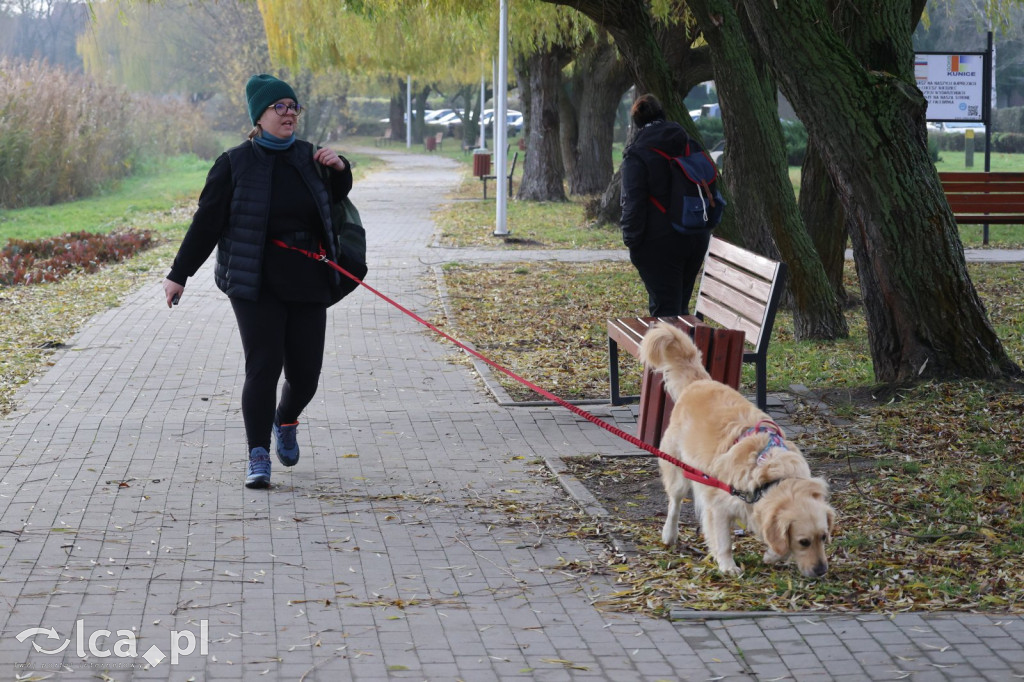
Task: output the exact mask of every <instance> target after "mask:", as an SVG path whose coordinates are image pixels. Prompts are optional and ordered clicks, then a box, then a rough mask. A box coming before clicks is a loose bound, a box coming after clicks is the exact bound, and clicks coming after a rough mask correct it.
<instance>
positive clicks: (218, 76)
mask: <svg viewBox="0 0 1024 682" xmlns="http://www.w3.org/2000/svg"><path fill="white" fill-rule="evenodd" d="M91 9H92V22H91V24H90V26H89V29H88V30H87V31H85V32H83V33H82V34H81V35H80V36H79V38H78V51H79V54H81V55H82V61H83V65H84V68H85V70H86V72H87V73H89V74H90V75H92V76H94V77H96V78H99V79H102V80H106V81H113V82H115V83H118V84H121V85H124V86H126V87H127V88H129V89H131V90H135V91H143V92H152V93H156V94H166V93H170V92H184V93H189V94H192V95H194V96H196V97H197V98H199V99H202V98H205V97H209V96H210V95H212V94H214V93H224V94H225V95H226V96H227V97H228V98H229V99H230V101H231V102H232V103H233V104H235V105H236V108H237V109H238V111H239V112H244V111H245V94H244V85H245V81H246V79H247V78H248V77H249V76H250V75H252V74H253V73H254V72H255V71H256V70H257V69H260V68H263V67H265V65H266V63H267V41H266V38H265V37H264V35H263V22H262V18H261V17H260V13H259V11H258V10H257V8H256V6H255V5H253V4H252V3H249V2H245V1H244V0H224V1H223V2H218V3H215V4H214V3H202V4H199V5H194V4H193V3H191V2H189V1H188V0H166V1H165V2H161V3H159V4H148V3H137V4H132V5H129V6H121V5H119V3H112V2H100V3H93V4H92V5H91ZM155 33H156V34H159V35H160V40H153V35H154V34H155Z"/></svg>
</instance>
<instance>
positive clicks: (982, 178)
mask: <svg viewBox="0 0 1024 682" xmlns="http://www.w3.org/2000/svg"><path fill="white" fill-rule="evenodd" d="M939 179H940V180H941V181H942V191H943V192H944V193H945V195H946V201H948V202H949V207H950V208H951V209H953V213H954V214H965V213H968V214H979V215H978V216H977V219H978V220H983V219H984V217H985V216H984V214H1000V213H1003V214H1007V213H1008V214H1012V215H1016V216H1021V215H1024V172H1004V171H1000V172H989V173H983V172H973V171H944V172H942V173H939Z"/></svg>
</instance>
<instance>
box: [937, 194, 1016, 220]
mask: <svg viewBox="0 0 1024 682" xmlns="http://www.w3.org/2000/svg"><path fill="white" fill-rule="evenodd" d="M946 201H948V202H949V207H950V208H952V209H953V212H954V213H967V212H972V213H1016V214H1017V215H1021V214H1024V192H1022V193H1021V194H1019V195H1017V196H1000V195H995V194H988V195H986V194H947V195H946Z"/></svg>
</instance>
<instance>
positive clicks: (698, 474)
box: [273, 239, 760, 504]
mask: <svg viewBox="0 0 1024 682" xmlns="http://www.w3.org/2000/svg"><path fill="white" fill-rule="evenodd" d="M273 243H274V244H275V245H276V246H280V247H281V248H285V249H291V250H292V251H298V252H299V253H301V254H302V255H304V256H307V257H309V258H312V259H314V260H318V261H320V262H321V263H326V264H327V265H330V266H331V267H332V268H334V269H335V270H337V271H338V272H340V273H341V274H343V275H345V276H346V277H348V278H349V279H351V280H352V281H354V282H356V283H357V284H359V285H360V286H362V287H365V288H366V289H368V290H369V291H370V292H371V293H373V294H374V295H375V296H377V297H379V298H381V299H383V300H385V301H387V302H388V303H390V304H391V305H393V306H394V307H396V308H398V309H399V310H401V311H402V312H403V313H405V314H406V315H408V316H409V317H411V318H412V319H414V320H416V321H417V322H419V323H420V324H422V325H423V326H425V327H427V328H428V329H430V330H431V331H433V332H435V333H437V334H439V335H441V336H443V337H444V338H446V339H448V340H449V341H451V342H452V343H454V344H455V345H456V346H458V347H459V348H461V349H462V350H464V351H466V352H467V353H469V354H470V355H472V356H473V357H476V358H479V359H480V360H483V361H484V362H486V363H487V364H488V365H490V366H491V367H493V368H494V369H496V370H498V371H499V372H502V373H503V374H506V375H508V376H510V377H512V378H513V379H515V380H516V381H518V382H519V383H521V384H522V385H524V386H526V387H527V388H529V389H530V390H532V391H534V392H536V393H539V394H540V395H542V396H544V397H545V398H547V399H549V400H551V401H553V402H555V403H558V404H559V405H561V406H562V407H564V408H566V409H567V410H569V411H571V412H574V413H576V414H578V415H579V416H581V417H583V418H584V419H586V420H587V421H589V422H591V423H592V424H596V425H597V426H600V427H601V428H602V429H604V430H605V431H608V432H609V433H613V434H615V435H616V436H618V437H619V438H621V439H623V440H625V441H627V442H629V443H631V444H633V445H635V446H636V447H638V448H640V449H642V450H646V451H647V452H649V453H651V454H652V455H654V456H655V457H660V458H661V459H663V460H665V461H666V462H670V463H672V464H674V465H676V466H677V467H679V468H680V469H682V470H683V474H684V475H685V476H686V478H688V479H690V480H691V481H696V482H698V483H703V484H704V485H709V486H712V487H714V488H719V489H721V490H724V491H725V492H727V493H729V494H730V495H735V496H736V497H739V498H740V499H742V500H744V501H745V502H748V504H753V502H754V501H756V500H749V499H748V498H750V497H752V495H751V494H750V493H746V492H744V491H741V490H736V489H735V488H733V487H732V486H731V485H729V484H728V483H725V482H724V481H720V480H718V479H717V478H714V477H713V476H709V475H708V474H705V473H704V472H703V471H700V470H699V469H695V468H693V467H691V466H690V465H688V464H686V463H684V462H682V461H681V460H679V459H678V458H676V457H673V456H672V455H670V454H668V453H667V452H662V451H661V450H659V449H658V448H656V447H654V446H653V445H648V444H647V443H645V442H643V441H642V440H640V439H639V438H637V437H636V436H634V435H632V434H630V433H626V432H625V431H623V430H622V429H620V428H618V427H617V426H614V425H612V424H609V423H608V422H606V421H604V420H603V419H600V418H599V417H595V416H594V415H592V414H590V413H589V412H587V411H586V410H581V409H580V408H579V407H577V406H576V405H573V404H572V403H570V402H568V401H566V400H563V399H562V398H559V397H558V396H557V395H555V394H554V393H551V392H550V391H548V390H546V389H543V388H541V387H540V386H538V385H536V384H534V383H533V382H532V381H529V380H528V379H524V378H523V377H521V376H519V375H518V374H516V373H515V372H512V371H511V370H508V369H506V368H504V367H502V366H501V365H499V364H498V363H496V362H494V361H493V360H491V359H490V358H487V357H485V356H483V355H481V354H480V353H479V352H477V351H476V350H474V349H472V348H470V347H469V346H467V345H466V344H464V343H462V342H461V341H459V340H458V339H456V338H455V337H453V336H451V335H450V334H447V333H445V332H443V331H441V330H440V329H438V328H437V327H436V326H435V325H433V324H431V323H430V322H427V321H426V320H424V319H423V318H422V317H420V316H419V315H417V314H416V313H414V312H413V311H411V310H409V309H408V308H406V307H405V306H403V305H402V304H400V303H398V302H397V301H395V300H393V299H391V298H389V297H388V296H386V295H384V294H382V293H381V292H379V291H377V290H376V289H374V288H373V287H371V286H370V285H369V284H367V283H366V282H364V281H362V280H361V279H359V278H358V277H356V276H355V275H353V274H352V273H350V272H349V271H348V270H346V269H345V268H343V267H341V266H340V265H338V264H337V263H335V262H334V261H332V260H331V259H330V258H328V257H327V252H326V251H324V250H323V248H322V247H321V249H320V252H319V253H314V252H313V251H307V250H305V249H300V248H297V247H294V246H289V245H288V244H285V243H284V242H282V241H281V240H279V239H275V240H273ZM758 497H760V496H759V495H758Z"/></svg>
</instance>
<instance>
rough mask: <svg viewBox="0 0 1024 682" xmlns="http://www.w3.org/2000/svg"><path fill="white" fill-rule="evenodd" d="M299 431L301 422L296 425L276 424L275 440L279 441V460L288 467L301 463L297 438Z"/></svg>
mask: <svg viewBox="0 0 1024 682" xmlns="http://www.w3.org/2000/svg"><path fill="white" fill-rule="evenodd" d="M298 430H299V422H295V423H294V424H281V425H280V426H278V425H277V424H274V438H276V439H277V459H278V460H279V461H280V462H281V464H283V465H285V466H286V467H293V466H295V465H296V464H298V463H299V444H298V442H297V441H296V440H295V436H296V434H297V433H298Z"/></svg>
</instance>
